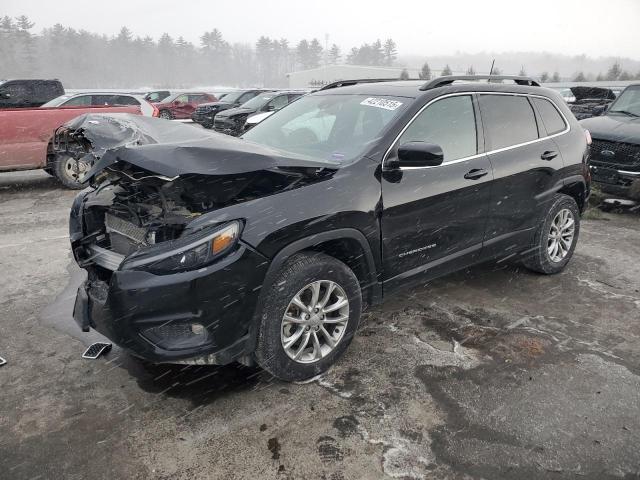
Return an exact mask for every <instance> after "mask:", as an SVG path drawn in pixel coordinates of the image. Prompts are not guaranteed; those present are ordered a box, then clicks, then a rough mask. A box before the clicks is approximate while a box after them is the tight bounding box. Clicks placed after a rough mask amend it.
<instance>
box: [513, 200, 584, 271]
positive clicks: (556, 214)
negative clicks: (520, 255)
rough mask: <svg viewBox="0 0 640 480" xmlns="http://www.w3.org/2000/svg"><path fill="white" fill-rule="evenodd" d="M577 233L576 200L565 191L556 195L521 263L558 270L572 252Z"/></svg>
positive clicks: (535, 268) (537, 269)
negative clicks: (565, 193)
mask: <svg viewBox="0 0 640 480" xmlns="http://www.w3.org/2000/svg"><path fill="white" fill-rule="evenodd" d="M579 233H580V211H579V209H578V205H577V204H576V201H575V200H574V199H573V198H572V197H570V196H568V195H563V194H558V195H556V196H555V198H554V200H553V203H552V205H551V208H550V209H549V211H548V212H547V215H546V217H545V219H544V221H543V222H542V224H541V225H540V227H539V228H538V231H537V232H536V235H535V244H534V250H533V251H532V252H530V253H529V254H528V255H529V256H528V257H527V258H526V259H525V260H524V265H525V267H527V268H528V269H530V270H533V271H535V272H539V273H544V274H547V275H551V274H554V273H559V272H561V271H562V270H564V268H565V267H566V266H567V264H568V263H569V260H571V257H572V256H573V252H574V251H575V248H576V243H577V242H578V234H579Z"/></svg>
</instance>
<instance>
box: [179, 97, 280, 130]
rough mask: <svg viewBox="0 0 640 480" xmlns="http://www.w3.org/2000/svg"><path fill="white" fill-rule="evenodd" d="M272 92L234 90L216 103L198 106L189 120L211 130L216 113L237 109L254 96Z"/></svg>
mask: <svg viewBox="0 0 640 480" xmlns="http://www.w3.org/2000/svg"><path fill="white" fill-rule="evenodd" d="M270 91H272V90H269V89H265V88H252V89H248V90H236V91H235V92H230V93H228V94H226V95H225V96H224V98H223V99H222V100H220V101H217V102H208V103H203V104H202V105H199V106H198V108H196V110H195V111H194V112H193V115H191V120H193V121H194V122H195V123H199V124H200V125H202V126H203V127H204V128H212V127H213V122H214V118H215V116H216V115H217V114H218V112H222V111H224V110H229V109H230V108H235V107H239V106H240V105H242V104H244V103H246V102H248V101H249V100H251V99H252V98H253V97H255V96H256V95H259V94H261V93H264V92H270Z"/></svg>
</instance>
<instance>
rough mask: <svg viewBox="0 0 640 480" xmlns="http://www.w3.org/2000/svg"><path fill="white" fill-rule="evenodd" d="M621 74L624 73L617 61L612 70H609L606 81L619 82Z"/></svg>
mask: <svg viewBox="0 0 640 480" xmlns="http://www.w3.org/2000/svg"><path fill="white" fill-rule="evenodd" d="M621 73H622V67H621V66H620V63H619V62H617V61H616V62H614V63H613V65H611V68H609V70H608V71H607V76H606V80H618V78H619V77H620V74H621Z"/></svg>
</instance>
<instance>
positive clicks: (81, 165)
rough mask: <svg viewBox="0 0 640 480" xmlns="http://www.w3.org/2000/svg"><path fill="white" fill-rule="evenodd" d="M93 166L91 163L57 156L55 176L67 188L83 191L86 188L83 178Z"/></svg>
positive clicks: (54, 163) (54, 166)
mask: <svg viewBox="0 0 640 480" xmlns="http://www.w3.org/2000/svg"><path fill="white" fill-rule="evenodd" d="M91 166H92V165H91V162H86V161H82V160H76V159H75V158H73V157H70V156H67V155H56V157H55V159H54V161H53V174H54V175H55V177H56V178H57V179H58V180H60V182H61V183H62V184H63V185H64V186H65V187H67V188H72V189H74V190H81V189H83V188H85V187H86V185H84V184H83V183H82V178H83V177H84V176H85V174H86V173H87V172H88V171H89V170H90V169H91Z"/></svg>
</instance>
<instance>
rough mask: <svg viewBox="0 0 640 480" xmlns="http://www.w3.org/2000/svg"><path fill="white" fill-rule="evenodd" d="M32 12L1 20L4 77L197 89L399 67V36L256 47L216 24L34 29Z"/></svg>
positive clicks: (271, 42) (263, 40)
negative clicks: (323, 71) (333, 69)
mask: <svg viewBox="0 0 640 480" xmlns="http://www.w3.org/2000/svg"><path fill="white" fill-rule="evenodd" d="M34 27H35V25H34V23H33V22H31V21H30V20H29V18H28V17H26V16H24V15H23V16H20V17H17V18H11V17H8V16H4V17H2V18H1V19H0V78H19V77H40V78H59V79H60V80H62V81H63V83H64V85H65V86H66V87H69V88H74V87H75V88H136V87H141V86H149V87H160V88H162V87H173V88H179V87H191V86H194V85H237V86H249V85H264V86H273V87H278V86H285V85H286V84H287V79H286V74H287V73H288V72H291V71H295V70H300V69H310V68H316V67H318V66H320V65H324V64H325V63H328V64H336V63H345V62H346V63H353V64H359V65H393V63H394V62H395V60H396V57H397V49H396V44H395V42H394V41H393V40H392V39H388V40H386V41H385V42H384V43H382V42H381V41H380V40H376V41H375V42H372V43H365V44H364V45H362V46H360V47H354V48H352V49H351V50H350V51H349V53H348V54H347V55H346V56H344V57H343V55H342V52H341V49H340V47H338V46H337V45H335V44H333V45H331V46H330V47H328V48H326V51H325V48H324V47H323V46H322V44H321V43H320V41H319V40H318V39H316V38H313V39H310V40H301V41H300V42H298V43H297V44H295V45H291V44H290V43H289V41H288V40H287V39H284V38H283V39H272V38H269V37H265V36H262V37H260V38H259V39H258V40H257V42H256V44H255V45H251V44H248V43H231V42H228V41H227V40H225V39H224V37H223V35H222V33H221V32H220V31H219V30H217V29H213V30H211V31H209V32H205V33H203V34H202V36H201V37H200V42H199V44H197V45H195V44H193V43H192V42H189V41H187V40H185V39H184V38H183V37H181V36H180V37H177V38H174V37H172V36H170V35H169V34H167V33H165V34H163V35H162V36H161V37H160V38H159V39H158V40H155V39H153V38H151V37H149V36H145V37H139V36H134V35H133V34H132V33H131V31H130V30H129V29H128V28H127V27H122V29H121V30H120V32H119V33H118V34H117V35H115V36H107V35H99V34H96V33H91V32H88V31H86V30H76V29H74V28H70V27H65V26H63V25H61V24H56V25H54V26H53V27H50V28H45V29H43V30H42V31H41V32H40V33H34Z"/></svg>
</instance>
